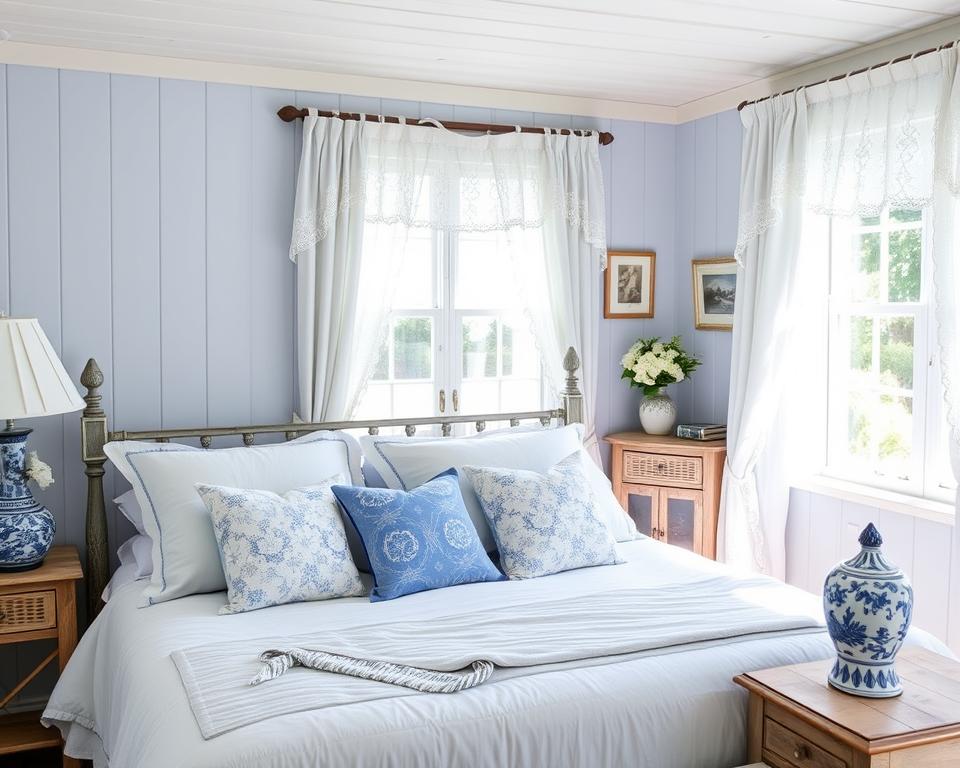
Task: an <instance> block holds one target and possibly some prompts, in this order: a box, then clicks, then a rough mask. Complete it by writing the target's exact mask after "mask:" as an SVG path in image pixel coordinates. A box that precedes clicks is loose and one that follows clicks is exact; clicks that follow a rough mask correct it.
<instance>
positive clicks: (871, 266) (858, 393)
mask: <svg viewBox="0 0 960 768" xmlns="http://www.w3.org/2000/svg"><path fill="white" fill-rule="evenodd" d="M831 229H832V237H831V242H832V247H831V259H830V262H831V270H830V271H831V274H830V304H829V306H830V310H829V311H830V318H829V360H830V362H829V387H828V428H827V433H828V434H827V442H828V446H827V473H828V474H830V475H833V476H836V477H839V478H841V479H844V480H850V481H853V482H858V483H862V484H865V485H871V486H875V487H880V488H886V489H889V490H894V491H899V492H902V493H907V494H910V495H913V496H918V497H924V498H929V499H935V500H947V499H949V498H950V496H951V494H952V490H951V489H952V488H954V487H955V485H954V483H953V481H952V479H951V473H950V471H949V466H948V459H947V434H946V425H945V419H944V417H943V413H942V403H943V393H942V389H941V384H940V371H939V367H938V365H939V364H938V361H937V359H936V352H937V344H936V336H935V334H936V329H935V327H934V325H935V323H934V319H933V310H932V308H931V306H930V300H931V295H932V285H931V280H930V278H931V275H930V267H929V228H928V226H927V223H926V216H925V215H924V214H923V213H922V212H921V211H911V210H890V211H884V212H883V213H882V214H881V215H880V216H875V217H863V218H859V219H853V220H841V219H834V220H833V221H832V223H831Z"/></svg>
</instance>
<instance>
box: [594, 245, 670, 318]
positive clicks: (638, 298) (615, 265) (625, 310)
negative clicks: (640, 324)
mask: <svg viewBox="0 0 960 768" xmlns="http://www.w3.org/2000/svg"><path fill="white" fill-rule="evenodd" d="M656 268H657V255H656V253H654V252H653V251H607V268H606V270H605V271H604V273H603V316H604V317H605V318H608V319H628V318H649V317H653V311H654V306H653V302H654V297H655V294H656V277H657V274H656Z"/></svg>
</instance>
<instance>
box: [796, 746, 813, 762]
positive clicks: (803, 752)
mask: <svg viewBox="0 0 960 768" xmlns="http://www.w3.org/2000/svg"><path fill="white" fill-rule="evenodd" d="M808 757H810V750H809V749H807V747H806V745H805V744H798V745H797V748H796V749H795V750H793V759H794V760H806V759H807V758H808Z"/></svg>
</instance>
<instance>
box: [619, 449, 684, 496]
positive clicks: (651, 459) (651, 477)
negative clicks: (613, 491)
mask: <svg viewBox="0 0 960 768" xmlns="http://www.w3.org/2000/svg"><path fill="white" fill-rule="evenodd" d="M623 479H624V481H625V482H628V483H646V484H649V485H669V486H685V487H688V488H700V487H701V486H702V485H703V461H702V460H701V459H700V457H699V456H668V455H665V454H662V453H641V452H639V451H624V452H623Z"/></svg>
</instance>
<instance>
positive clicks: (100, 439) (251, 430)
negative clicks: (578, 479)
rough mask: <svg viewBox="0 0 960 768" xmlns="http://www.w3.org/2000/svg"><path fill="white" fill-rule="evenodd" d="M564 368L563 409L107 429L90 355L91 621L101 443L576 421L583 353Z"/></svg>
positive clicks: (98, 567)
mask: <svg viewBox="0 0 960 768" xmlns="http://www.w3.org/2000/svg"><path fill="white" fill-rule="evenodd" d="M563 369H564V370H565V371H566V372H567V379H566V385H565V386H564V388H563V389H562V390H561V392H560V407H559V408H554V409H551V410H543V411H521V412H517V413H487V414H464V415H461V414H453V415H450V416H426V417H421V418H409V419H381V420H376V421H331V422H312V423H302V422H299V423H293V422H291V423H288V424H262V425H255V426H246V427H196V428H188V429H154V430H138V431H129V430H120V431H113V432H111V431H108V430H107V414H106V413H105V412H104V410H103V407H102V406H101V405H100V400H101V395H100V387H101V386H102V385H103V373H102V372H101V371H100V367H99V366H98V365H97V361H96V360H94V359H92V358H91V359H90V360H89V361H87V365H86V366H85V367H84V369H83V373H82V374H81V375H80V384H81V385H83V387H85V388H86V390H87V394H86V395H84V398H83V399H84V400H85V401H86V403H87V406H86V408H84V410H83V414H82V416H81V419H80V423H81V442H82V446H81V450H82V459H83V464H84V473H85V474H86V476H87V511H86V534H85V537H86V546H87V563H86V565H87V567H86V583H87V620H88V622H89V621H93V619H94V618H95V617H96V615H97V613H99V611H100V608H101V607H102V602H101V600H100V594H101V593H102V592H103V589H104V587H105V586H106V585H107V581H108V579H109V578H110V548H109V546H108V541H107V539H108V536H107V514H106V506H105V504H104V498H103V475H104V464H105V463H106V461H107V457H106V456H105V455H104V452H103V445H104V443H107V442H109V441H111V440H155V441H157V442H161V443H164V442H168V441H169V440H170V439H172V438H185V437H186V438H191V437H192V438H199V439H200V445H201V447H203V448H209V447H210V446H211V445H212V443H213V439H214V438H217V437H228V436H236V435H240V436H241V437H242V439H243V444H244V445H248V446H249V445H253V443H254V441H255V440H256V436H257V435H269V434H273V435H276V434H282V435H283V436H284V437H285V438H286V439H287V440H292V439H293V438H295V437H297V435H299V434H302V433H304V432H315V431H317V430H323V429H366V430H367V431H368V432H369V433H370V434H371V435H375V434H378V433H379V431H380V429H381V428H390V427H403V428H404V429H405V431H406V433H407V435H408V436H413V435H414V434H415V433H416V431H417V427H422V426H435V425H439V426H440V432H441V434H442V435H443V436H444V437H448V436H449V435H450V434H451V431H452V426H453V425H454V424H473V425H474V427H475V429H476V430H477V432H482V431H483V430H484V429H485V428H486V424H487V422H488V421H507V422H509V423H510V425H511V426H516V425H518V424H519V423H520V422H521V421H524V420H535V419H536V420H539V421H540V422H541V423H542V424H544V425H547V424H549V423H550V422H551V421H558V422H559V423H561V424H576V423H578V422H581V421H583V393H581V391H580V384H579V381H578V379H577V371H578V370H579V369H580V357H579V356H578V355H577V352H576V350H575V349H574V348H573V347H570V348H569V349H568V350H567V353H566V355H564V358H563Z"/></svg>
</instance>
